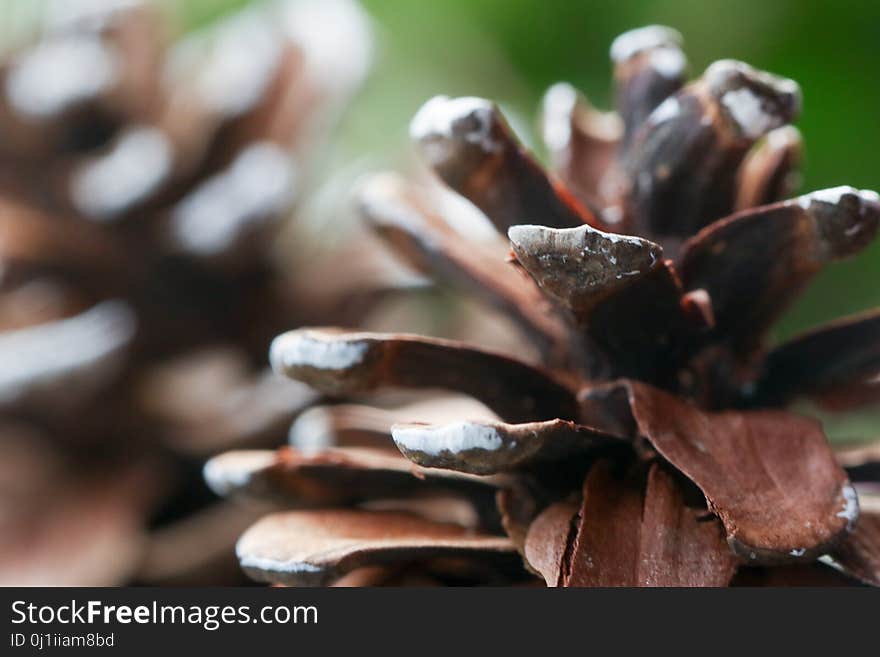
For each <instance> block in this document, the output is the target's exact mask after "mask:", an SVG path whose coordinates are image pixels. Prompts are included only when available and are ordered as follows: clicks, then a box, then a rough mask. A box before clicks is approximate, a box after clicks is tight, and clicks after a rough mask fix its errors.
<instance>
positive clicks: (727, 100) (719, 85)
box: [703, 59, 801, 139]
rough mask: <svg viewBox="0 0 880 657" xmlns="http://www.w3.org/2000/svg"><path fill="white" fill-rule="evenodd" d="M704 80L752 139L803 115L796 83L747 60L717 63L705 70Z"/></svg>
mask: <svg viewBox="0 0 880 657" xmlns="http://www.w3.org/2000/svg"><path fill="white" fill-rule="evenodd" d="M703 80H704V81H705V83H706V85H707V87H708V89H709V93H710V94H712V96H714V97H715V98H717V99H718V102H719V103H720V104H721V106H722V107H723V108H724V110H725V112H726V114H727V116H728V118H729V119H730V120H731V121H732V122H733V123H734V125H735V126H736V127H737V128H738V130H739V132H740V133H742V134H743V135H745V136H746V137H749V138H751V139H757V138H758V137H760V136H762V135H764V134H766V133H767V132H769V131H770V130H773V129H775V128H779V127H781V126H783V125H785V124H787V123H790V122H791V121H793V120H794V119H795V118H797V116H798V114H800V111H801V89H800V86H798V83H797V82H795V81H794V80H790V79H788V78H783V77H780V76H777V75H773V74H772V73H767V72H765V71H759V70H757V69H755V68H752V67H751V66H749V65H748V64H746V63H744V62H740V61H737V60H733V59H723V60H720V61H717V62H714V63H713V64H711V65H710V66H709V68H707V69H706V72H705V73H703Z"/></svg>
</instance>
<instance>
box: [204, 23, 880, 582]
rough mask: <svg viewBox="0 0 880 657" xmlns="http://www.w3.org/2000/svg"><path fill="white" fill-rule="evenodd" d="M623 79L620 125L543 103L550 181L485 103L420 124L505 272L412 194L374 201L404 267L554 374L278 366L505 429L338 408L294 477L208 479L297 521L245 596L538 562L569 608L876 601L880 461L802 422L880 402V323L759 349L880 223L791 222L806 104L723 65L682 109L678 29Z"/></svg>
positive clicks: (472, 357) (251, 543)
mask: <svg viewBox="0 0 880 657" xmlns="http://www.w3.org/2000/svg"><path fill="white" fill-rule="evenodd" d="M611 54H612V59H613V61H614V71H615V75H614V79H615V84H616V97H617V105H618V111H617V114H600V113H599V112H597V111H596V110H594V109H593V108H592V107H590V106H589V105H588V104H587V101H586V100H584V99H583V98H582V97H581V96H579V95H578V93H577V92H576V91H574V90H573V89H572V88H571V87H569V86H567V85H558V86H556V87H554V88H552V89H551V90H550V92H549V93H548V95H547V98H546V105H545V108H544V116H543V128H544V137H545V140H546V143H547V147H548V148H549V151H550V155H551V158H552V161H553V164H554V168H555V170H556V172H557V174H558V180H557V177H556V176H552V175H548V174H547V173H545V171H544V170H543V169H542V168H541V167H540V166H539V165H537V164H536V162H535V160H534V159H533V158H532V157H531V155H529V154H528V153H527V152H525V150H524V149H523V148H522V147H521V146H520V145H519V144H518V143H517V141H516V139H515V137H514V135H513V134H512V132H511V130H510V128H509V127H508V125H507V123H506V122H505V120H504V118H503V117H502V115H501V113H500V112H499V110H498V108H497V107H496V106H494V105H493V104H492V103H491V102H489V101H486V100H482V99H479V98H456V99H450V98H446V97H438V98H434V99H433V100H431V101H429V102H428V103H427V104H426V105H425V106H424V107H423V108H422V109H421V110H420V111H419V113H418V114H417V116H416V117H415V119H414V120H413V122H412V125H411V134H412V136H413V138H414V140H415V142H416V144H417V146H418V148H419V150H420V152H421V154H422V156H423V157H424V159H425V160H426V161H427V163H428V164H429V165H430V166H431V167H432V168H433V170H434V172H435V173H436V174H437V175H438V176H439V178H440V179H441V180H442V181H443V182H445V183H446V185H448V186H449V187H450V188H451V189H452V190H454V191H455V192H457V193H458V194H460V195H462V196H463V197H465V198H466V199H468V200H469V201H470V202H471V203H473V204H474V205H475V206H476V207H477V208H479V209H480V210H481V211H482V212H483V213H484V214H485V215H486V217H488V218H489V220H491V222H492V223H493V224H494V225H495V226H496V227H497V229H498V231H499V232H500V233H502V234H505V233H506V235H507V236H508V237H509V246H508V244H507V243H504V242H502V240H501V239H500V236H499V239H497V240H495V241H489V242H488V243H475V242H471V243H468V242H466V241H464V240H463V239H462V237H461V235H460V233H458V232H457V231H456V229H454V228H453V227H452V226H451V225H450V223H449V222H447V221H445V220H444V217H442V216H441V215H440V212H439V211H438V210H437V209H435V207H434V206H431V205H429V204H427V203H426V201H425V199H426V198H427V197H426V195H425V193H424V191H423V190H421V189H419V188H418V187H416V186H414V185H411V184H408V183H407V182H405V181H403V180H401V179H398V178H395V177H392V176H382V177H380V178H377V179H375V180H373V181H372V182H370V183H368V184H367V186H366V187H365V189H364V191H363V194H362V196H361V209H362V211H363V214H364V216H365V217H366V219H367V220H368V221H369V222H370V223H371V224H372V225H373V226H374V227H375V228H376V230H377V231H378V232H379V233H380V234H381V235H382V236H383V237H385V238H386V240H387V242H388V243H389V245H390V246H391V247H392V248H393V249H394V250H395V251H396V252H397V253H398V254H399V255H400V256H401V257H402V258H403V259H404V260H405V261H407V262H409V263H410V264H411V265H413V266H414V267H415V268H417V269H418V270H420V271H423V272H427V273H429V274H430V275H432V276H434V277H436V278H437V279H439V280H442V281H444V282H446V283H447V284H449V285H450V286H453V287H455V288H459V289H462V290H465V291H467V292H472V293H474V294H475V295H477V296H478V297H479V298H481V299H482V300H484V301H486V302H488V303H489V304H491V305H492V306H494V307H495V308H496V309H500V310H502V311H503V312H505V313H507V314H508V315H509V316H511V317H512V318H513V319H514V320H515V321H516V322H517V323H518V324H519V325H520V326H521V327H522V329H523V331H524V333H525V334H526V335H528V336H529V337H530V338H531V340H532V342H533V343H534V344H535V345H537V347H538V348H539V350H540V353H541V354H542V362H541V364H540V366H537V365H532V364H527V363H525V362H523V361H522V360H519V359H517V358H516V357H514V356H506V355H501V354H499V353H494V352H491V351H485V350H481V349H477V348H474V347H471V346H468V345H466V344H462V343H458V342H453V341H448V340H440V339H434V338H428V337H421V336H416V335H404V334H377V333H348V332H342V331H339V330H335V329H302V330H295V331H291V332H288V333H286V334H283V335H281V336H280V337H278V338H277V339H276V340H275V342H274V343H273V346H272V352H271V359H272V364H273V367H274V369H275V371H276V372H280V373H284V374H286V375H288V376H290V377H292V378H294V379H297V380H300V381H304V382H306V383H308V384H310V385H311V386H313V387H315V388H316V389H318V390H320V391H322V392H326V393H330V394H334V395H352V396H358V395H363V394H366V393H373V392H374V391H377V390H380V389H384V388H387V387H397V388H407V389H414V390H419V389H426V388H427V389H444V390H446V391H451V392H455V393H461V394H463V395H466V396H469V397H471V398H473V399H474V400H477V401H479V402H481V403H482V404H483V405H484V407H483V408H482V409H479V408H477V409H474V408H473V405H471V406H470V407H468V406H463V404H464V402H462V401H460V400H458V401H454V400H445V401H442V402H441V401H437V402H431V401H427V402H425V401H422V402H420V403H419V404H418V405H417V406H415V407H409V408H404V409H399V410H396V411H393V410H392V411H380V410H370V409H369V408H368V407H363V406H357V405H348V406H337V407H329V408H324V409H316V410H313V411H310V413H309V414H308V415H306V416H303V417H302V418H301V420H300V421H298V422H297V424H296V425H294V431H293V432H292V437H293V439H294V441H295V443H296V444H298V445H300V447H299V448H298V447H287V448H282V449H280V450H279V451H277V452H271V451H267V452H263V451H242V452H230V453H227V454H224V455H221V456H219V457H215V458H214V459H213V460H212V461H210V462H209V463H208V465H207V466H206V477H207V479H208V481H209V483H211V485H212V486H213V487H214V488H215V490H217V491H218V492H221V493H225V494H231V495H243V496H250V497H256V498H259V499H272V500H273V501H275V502H276V503H279V504H282V505H284V506H287V507H288V508H290V507H294V510H286V511H280V512H275V513H273V514H271V515H268V516H266V517H264V518H263V519H262V520H260V521H259V522H258V523H257V524H255V525H254V526H253V527H251V528H250V529H249V530H248V531H247V532H246V533H245V534H244V535H243V536H242V538H241V539H240V540H239V542H238V548H237V552H238V557H239V560H240V562H241V565H242V566H243V568H244V570H245V571H246V572H247V573H248V574H249V575H250V576H251V577H253V578H255V579H257V580H260V581H267V582H273V583H282V584H294V585H299V584H316V583H322V584H323V583H332V582H341V583H348V584H365V583H366V584H377V583H393V584H399V583H405V582H409V581H414V582H417V583H425V582H426V581H431V582H438V583H484V584H485V583H499V582H508V583H510V582H519V581H522V582H528V581H530V580H529V575H528V574H527V572H526V570H525V569H521V568H519V567H518V563H517V561H518V556H517V555H516V553H517V552H518V553H519V555H522V557H523V558H524V563H525V565H526V569H527V570H528V571H529V572H531V573H534V574H537V575H538V576H540V577H541V578H543V580H544V582H546V583H547V584H548V585H550V586H621V585H622V586H658V585H660V586H704V585H708V586H724V585H728V584H731V583H741V584H800V583H809V584H825V583H832V584H834V583H850V582H858V581H860V582H864V583H870V584H875V585H877V584H880V496H878V481H880V477H878V467H877V461H878V448H877V446H876V445H874V446H868V447H865V446H861V447H849V448H847V449H846V450H843V451H841V452H840V453H839V454H838V455H835V454H834V452H833V451H832V449H831V447H830V446H829V444H828V442H827V441H826V438H825V435H824V434H823V430H822V427H821V425H820V424H819V423H818V422H817V421H815V420H813V419H809V418H806V417H801V416H799V415H796V414H794V413H792V412H789V411H787V410H785V407H787V406H788V405H789V404H790V403H792V402H793V401H794V400H796V399H800V398H803V397H807V398H811V399H814V400H819V401H822V402H824V403H826V404H833V405H834V406H835V407H838V408H840V407H853V406H857V405H864V404H869V403H876V402H877V401H878V400H880V394H878V393H880V386H878V380H880V312H873V313H868V314H865V315H861V316H859V317H853V318H847V319H844V320H842V321H839V322H836V323H834V324H831V325H829V326H824V327H820V328H818V329H816V330H815V331H813V332H811V333H809V334H807V335H804V336H802V337H798V338H795V339H794V340H791V341H789V342H786V343H784V344H781V345H779V346H776V347H773V348H768V347H767V345H766V342H767V341H766V336H767V330H768V328H769V327H770V326H771V325H772V323H773V322H774V321H775V320H776V319H777V318H778V317H779V316H780V314H781V313H782V312H783V311H784V310H785V309H786V308H787V307H788V306H789V304H790V303H791V302H792V301H793V300H794V298H795V297H796V296H797V294H798V293H799V292H800V291H801V290H802V289H803V288H804V286H805V285H806V284H807V283H808V282H809V281H810V279H811V278H812V277H813V276H814V275H815V274H816V273H817V272H818V271H819V270H820V269H822V267H823V266H824V265H825V264H826V263H828V262H831V261H834V260H837V259H840V258H844V257H847V256H851V255H853V254H855V253H857V252H858V251H859V250H861V249H862V248H863V247H864V246H865V245H866V244H868V242H869V241H870V240H871V239H872V238H873V237H874V235H875V234H876V232H877V228H878V222H880V200H878V197H877V195H876V194H875V193H873V192H865V191H858V190H855V189H852V188H849V187H840V188H835V189H828V190H824V191H820V192H814V193H812V194H807V195H805V196H800V197H798V198H795V199H794V200H790V201H782V202H780V201H779V199H781V198H785V197H787V196H788V195H789V194H790V192H791V191H792V184H793V180H794V174H795V172H796V166H797V163H798V159H799V153H800V137H799V136H798V133H797V131H796V130H795V129H794V128H792V127H791V126H789V125H788V124H789V123H790V122H791V121H793V120H794V119H795V118H796V116H797V114H798V111H799V108H800V92H799V89H798V87H797V85H796V84H795V83H794V82H792V81H790V80H785V79H782V78H778V77H775V76H772V75H770V74H767V73H764V72H761V71H757V70H755V69H753V68H751V67H749V66H748V65H746V64H743V63H740V62H735V61H720V62H716V63H714V64H712V65H711V66H710V67H709V68H708V69H707V70H706V72H705V73H704V74H703V75H702V77H700V78H699V79H697V80H695V81H693V82H690V83H687V84H686V81H685V74H686V65H685V58H684V56H683V54H682V52H681V50H680V37H679V36H678V34H677V33H675V32H674V31H672V30H669V29H667V28H662V27H648V28H644V29H640V30H635V31H632V32H629V33H626V34H624V35H622V36H621V37H619V38H618V39H617V40H616V41H615V42H614V45H613V46H612V49H611ZM560 181H561V182H560ZM508 249H512V257H509V256H508V254H509V251H508ZM505 260H506V261H507V262H505ZM412 420H420V421H417V422H413V421H412ZM392 422H394V423H395V424H394V426H393V427H391V429H390V435H389V431H388V427H389V426H390V424H391V423H392ZM389 438H393V442H394V444H395V445H396V446H397V448H398V449H399V450H400V452H402V454H403V456H404V457H405V458H406V459H408V460H409V461H411V463H408V462H407V461H406V460H405V459H404V458H402V457H400V456H399V455H396V454H393V453H389V451H388V450H387V448H384V447H383V442H382V441H383V440H384V441H386V444H387V443H390V440H389ZM316 447H317V449H316ZM844 468H846V469H848V471H849V473H847V471H846V470H845V469H844ZM412 475H415V477H413V476H412ZM851 480H852V481H854V482H856V483H855V484H853V483H851ZM857 490H858V493H857ZM860 501H861V507H862V508H861V514H860V513H859V503H860ZM310 507H311V508H310ZM340 507H342V508H340ZM512 556H513V560H512V559H511V557H512ZM426 578H427V579H426ZM531 581H534V580H531Z"/></svg>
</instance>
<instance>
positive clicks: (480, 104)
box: [409, 96, 498, 164]
mask: <svg viewBox="0 0 880 657" xmlns="http://www.w3.org/2000/svg"><path fill="white" fill-rule="evenodd" d="M496 113H497V111H496V109H495V106H494V104H493V103H492V102H491V101H489V100H486V99H485V98H476V97H472V96H464V97H460V98H450V97H449V96H434V97H433V98H431V99H430V100H429V101H428V102H426V103H425V104H424V105H422V107H421V108H420V109H419V111H418V112H416V115H415V116H414V117H413V119H412V121H411V122H410V125H409V134H410V138H411V139H412V140H413V141H415V142H416V143H418V144H422V145H423V146H425V147H426V152H425V154H426V156H427V157H428V160H429V162H431V163H432V164H434V163H438V162H442V161H445V160H446V159H448V157H449V156H448V153H447V150H448V148H451V147H452V146H453V145H454V144H456V143H466V144H476V145H479V146H480V147H481V148H482V149H484V150H486V151H488V152H493V151H495V150H497V149H498V145H497V141H496V140H495V138H494V137H493V135H492V133H493V126H494V124H495V115H496ZM431 144H438V147H437V148H428V146H429V145H431ZM444 144H445V145H446V146H443V145H444Z"/></svg>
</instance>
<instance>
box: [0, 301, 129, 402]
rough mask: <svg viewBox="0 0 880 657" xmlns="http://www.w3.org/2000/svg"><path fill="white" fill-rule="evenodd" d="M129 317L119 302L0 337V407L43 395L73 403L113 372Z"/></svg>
mask: <svg viewBox="0 0 880 657" xmlns="http://www.w3.org/2000/svg"><path fill="white" fill-rule="evenodd" d="M135 326H136V324H135V317H134V314H133V313H132V312H131V310H130V309H129V308H128V306H126V305H125V304H124V303H123V302H121V301H106V302H104V303H101V304H99V305H97V306H94V307H93V308H91V309H89V310H87V311H85V312H84V313H82V314H80V315H76V316H74V317H70V318H67V319H61V320H58V321H54V322H49V323H46V324H41V325H38V326H31V327H27V328H23V329H18V330H14V331H8V332H5V333H3V334H2V335H0V359H2V361H3V367H2V368H0V406H2V405H5V404H8V403H16V402H18V401H20V400H22V399H28V398H30V397H31V396H35V397H41V396H42V395H44V394H49V395H55V394H57V395H59V396H61V397H64V398H78V397H79V396H81V395H83V394H86V393H87V392H90V391H91V390H93V389H94V388H95V387H96V386H100V384H101V383H103V382H105V381H106V380H107V379H108V378H109V377H111V376H112V374H113V373H114V372H115V371H116V365H117V364H118V361H117V359H118V358H119V357H121V355H122V354H123V352H124V350H125V349H126V347H127V346H128V345H129V344H130V342H131V340H132V338H133V337H134V332H135Z"/></svg>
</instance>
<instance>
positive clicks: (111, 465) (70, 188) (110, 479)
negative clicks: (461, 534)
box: [0, 0, 370, 585]
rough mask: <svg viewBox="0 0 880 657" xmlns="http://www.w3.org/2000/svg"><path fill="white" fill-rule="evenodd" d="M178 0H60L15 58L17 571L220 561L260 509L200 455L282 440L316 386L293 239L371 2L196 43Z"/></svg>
mask: <svg viewBox="0 0 880 657" xmlns="http://www.w3.org/2000/svg"><path fill="white" fill-rule="evenodd" d="M163 18H164V17H163V16H162V15H160V13H159V12H158V11H157V10H156V9H155V7H154V6H153V5H151V4H148V3H140V2H131V1H130V0H124V1H107V2H100V3H95V2H91V1H83V2H80V1H70V0H59V1H57V2H54V3H52V4H51V5H50V9H49V10H48V11H47V13H46V17H45V21H44V24H43V25H42V27H41V30H40V33H39V35H38V38H36V39H35V40H34V41H33V42H32V43H30V44H28V45H25V46H22V47H21V48H19V49H18V50H16V51H14V52H12V53H11V54H9V55H8V56H7V57H6V58H5V59H4V60H3V61H2V64H0V89H2V93H0V270H2V277H0V331H2V333H0V360H2V361H3V362H4V363H5V366H4V368H3V371H2V373H0V391H2V394H0V424H2V429H0V437H2V440H0V449H2V450H3V456H2V457H0V461H2V462H3V464H4V466H6V467H4V476H3V486H2V487H3V497H2V499H0V503H2V504H3V505H4V507H6V508H4V509H3V511H2V514H0V525H2V531H0V535H2V536H3V539H2V540H0V552H2V558H0V562H2V563H3V568H2V569H0V580H2V581H3V582H4V583H7V584H10V583H17V584H23V583H40V582H42V583H49V584H65V583H69V584H77V585H89V584H111V583H119V582H125V581H131V578H133V577H134V578H136V579H137V581H142V582H161V581H171V580H176V581H180V578H189V579H188V581H194V580H193V579H192V578H194V577H197V576H207V573H208V570H206V569H208V567H209V566H211V565H212V564H214V565H216V563H217V562H219V563H227V562H229V561H230V557H229V551H231V545H232V543H233V541H234V540H235V538H236V537H237V534H238V533H239V532H240V531H241V530H242V529H244V528H245V527H246V526H247V524H249V522H250V521H252V519H253V514H252V513H243V512H242V511H241V510H240V509H237V508H234V507H232V506H231V505H228V504H226V505H223V506H221V507H216V508H207V506H206V505H207V504H209V503H211V502H214V498H213V496H212V495H211V494H210V491H208V490H207V489H206V488H204V484H203V482H202V480H201V475H200V471H201V468H200V463H201V461H202V460H203V459H204V458H205V456H206V455H209V454H213V453H216V452H217V451H219V450H221V449H225V448H229V447H232V446H237V445H238V446H240V445H248V444H255V443H256V444H267V445H271V444H272V442H265V441H267V440H274V437H275V436H277V431H279V430H283V429H284V428H286V427H287V426H288V425H289V424H290V421H291V420H292V419H293V417H294V416H295V414H296V412H297V411H298V410H299V409H301V408H302V407H303V406H304V405H305V404H307V403H309V402H310V401H311V400H312V399H313V397H314V395H313V394H312V393H311V391H309V390H308V389H307V388H306V387H305V386H303V385H302V384H296V383H294V382H291V381H287V380H285V379H283V378H282V377H279V376H276V375H273V374H272V373H271V372H269V371H268V370H267V368H266V367H265V363H264V360H265V356H264V354H265V350H266V348H267V346H268V344H269V342H270V341H271V338H272V337H273V336H274V335H276V334H277V333H278V332H279V331H281V330H283V329H285V328H288V327H289V326H291V325H292V323H293V324H298V323H300V322H301V321H302V320H303V315H302V313H301V309H300V307H298V305H297V299H296V298H295V296H294V295H292V294H291V293H290V289H291V285H290V284H289V282H288V281H286V280H285V279H286V277H287V274H286V270H285V268H284V267H283V266H282V264H283V263H281V262H279V258H278V257H277V254H275V253H273V250H272V249H273V246H274V245H275V242H276V238H277V236H278V234H279V232H280V230H281V228H282V223H283V220H284V219H286V217H287V216H288V215H289V214H290V212H291V210H292V209H293V207H294V205H295V204H296V203H297V202H298V200H299V196H300V190H301V189H302V188H304V187H306V186H307V184H308V183H307V176H308V173H309V167H310V166H311V164H312V162H313V160H314V155H315V153H314V151H315V149H316V147H318V146H319V145H320V144H321V142H322V140H323V139H324V138H325V136H326V132H327V130H328V128H330V127H331V124H332V123H333V122H334V119H335V118H336V115H337V114H338V113H339V112H340V111H341V110H342V109H343V108H344V105H345V104H346V102H347V100H348V98H349V97H350V95H351V93H352V92H353V90H354V89H355V88H356V87H357V85H358V84H359V82H360V81H361V80H362V78H363V76H364V74H365V72H366V68H367V66H368V64H369V48H370V39H369V26H368V24H367V21H366V18H365V16H364V15H363V13H362V12H361V10H360V8H359V7H358V6H356V5H355V4H353V3H352V2H349V1H348V0H335V1H333V2H324V1H323V0H321V1H317V0H314V1H312V0H285V1H283V2H272V3H266V4H264V5H259V6H255V7H252V8H250V9H247V10H245V11H243V12H241V13H240V14H238V15H234V16H232V17H231V18H229V19H226V20H224V21H223V22H222V23H220V24H218V25H216V26H213V27H211V28H209V29H208V30H206V31H205V32H203V33H197V34H195V35H192V36H188V37H186V38H185V39H184V40H183V41H181V42H179V43H176V44H171V43H169V41H168V39H167V38H166V32H168V31H169V30H168V26H167V25H166V24H165V23H164V22H163ZM324 39H328V40H330V41H329V43H338V42H344V43H346V44H347V46H348V48H347V49H346V50H344V51H343V50H340V49H338V48H328V47H327V46H328V41H325V40H324ZM312 321H314V319H312ZM108 473H109V474H108ZM7 505H8V506H7ZM202 509H205V510H204V511H200V510H202ZM197 511H199V513H198V514H195V512H197ZM147 523H151V524H152V525H153V527H154V528H155V529H156V531H155V532H154V533H153V534H152V537H151V538H145V537H144V531H145V529H146V525H147ZM111 557H112V558H111ZM139 564H140V565H139ZM229 566H230V568H228V570H229V571H230V572H232V573H235V574H236V575H238V573H237V568H236V564H235V563H234V562H233V563H231V564H229ZM200 569H201V571H200ZM213 581H214V582H215V583H216V580H213Z"/></svg>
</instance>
